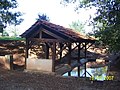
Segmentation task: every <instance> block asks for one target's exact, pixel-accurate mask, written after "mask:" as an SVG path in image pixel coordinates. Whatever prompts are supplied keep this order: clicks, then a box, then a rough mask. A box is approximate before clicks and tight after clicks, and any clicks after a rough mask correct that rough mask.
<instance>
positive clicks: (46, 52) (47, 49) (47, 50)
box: [45, 43, 49, 59]
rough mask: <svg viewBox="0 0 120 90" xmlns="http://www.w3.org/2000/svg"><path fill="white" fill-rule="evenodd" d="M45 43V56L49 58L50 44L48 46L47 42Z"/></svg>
mask: <svg viewBox="0 0 120 90" xmlns="http://www.w3.org/2000/svg"><path fill="white" fill-rule="evenodd" d="M45 44H46V50H45V58H46V59H49V46H48V44H47V43H45Z"/></svg>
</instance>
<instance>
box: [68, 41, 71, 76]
mask: <svg viewBox="0 0 120 90" xmlns="http://www.w3.org/2000/svg"><path fill="white" fill-rule="evenodd" d="M68 48H69V56H68V65H70V66H71V43H70V44H69V46H68ZM68 76H71V72H68Z"/></svg>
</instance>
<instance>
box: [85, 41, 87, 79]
mask: <svg viewBox="0 0 120 90" xmlns="http://www.w3.org/2000/svg"><path fill="white" fill-rule="evenodd" d="M86 46H87V44H86V42H85V59H86V58H87V47H86ZM85 77H86V63H85Z"/></svg>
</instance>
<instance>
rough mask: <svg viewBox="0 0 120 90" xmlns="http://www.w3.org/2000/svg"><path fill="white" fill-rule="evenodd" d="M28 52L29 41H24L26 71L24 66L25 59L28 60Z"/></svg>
mask: <svg viewBox="0 0 120 90" xmlns="http://www.w3.org/2000/svg"><path fill="white" fill-rule="evenodd" d="M28 50H29V41H28V40H27V39H26V51H25V67H24V68H25V69H26V66H27V65H26V64H27V58H28Z"/></svg>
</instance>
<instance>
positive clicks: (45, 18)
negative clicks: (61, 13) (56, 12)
mask: <svg viewBox="0 0 120 90" xmlns="http://www.w3.org/2000/svg"><path fill="white" fill-rule="evenodd" d="M37 20H45V21H50V19H49V17H48V16H47V15H46V14H38V18H37Z"/></svg>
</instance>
